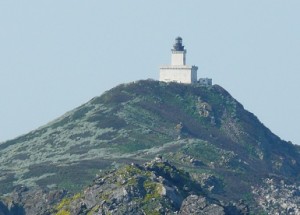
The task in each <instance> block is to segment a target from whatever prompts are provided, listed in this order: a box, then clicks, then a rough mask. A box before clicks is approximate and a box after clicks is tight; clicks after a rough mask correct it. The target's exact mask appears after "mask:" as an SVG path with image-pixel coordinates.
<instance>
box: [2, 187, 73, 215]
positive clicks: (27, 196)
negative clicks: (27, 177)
mask: <svg viewBox="0 0 300 215" xmlns="http://www.w3.org/2000/svg"><path fill="white" fill-rule="evenodd" d="M66 194H67V192H66V191H65V190H59V191H50V190H48V189H33V190H31V189H28V188H27V187H24V186H18V187H17V188H16V189H15V190H14V192H13V193H12V195H11V196H7V197H5V198H2V200H1V199H0V215H46V214H50V208H51V207H52V206H53V205H54V204H56V203H58V202H59V201H61V200H62V199H63V198H64V197H65V196H66Z"/></svg>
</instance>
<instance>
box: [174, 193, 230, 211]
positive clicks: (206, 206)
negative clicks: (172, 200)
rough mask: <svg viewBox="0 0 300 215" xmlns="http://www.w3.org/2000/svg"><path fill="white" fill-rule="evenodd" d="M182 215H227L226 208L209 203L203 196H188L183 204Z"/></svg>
mask: <svg viewBox="0 0 300 215" xmlns="http://www.w3.org/2000/svg"><path fill="white" fill-rule="evenodd" d="M179 214H180V215H206V214H214V215H225V214H226V213H225V210H224V207H222V206H221V205H220V204H216V203H214V202H211V201H209V200H208V199H207V198H205V197H203V196H196V195H191V196H188V197H187V198H186V199H185V200H184V201H183V203H182V206H181V208H180V211H179Z"/></svg>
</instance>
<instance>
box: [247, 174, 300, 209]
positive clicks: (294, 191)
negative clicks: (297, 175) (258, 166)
mask: <svg viewBox="0 0 300 215" xmlns="http://www.w3.org/2000/svg"><path fill="white" fill-rule="evenodd" d="M252 193H253V195H254V197H255V199H256V201H257V202H258V204H259V205H260V206H261V207H262V208H263V209H264V210H265V211H268V214H289V215H298V214H300V186H299V185H296V184H288V183H286V182H285V181H284V180H278V179H275V178H267V179H265V180H264V181H263V183H262V185H260V186H257V187H253V190H252Z"/></svg>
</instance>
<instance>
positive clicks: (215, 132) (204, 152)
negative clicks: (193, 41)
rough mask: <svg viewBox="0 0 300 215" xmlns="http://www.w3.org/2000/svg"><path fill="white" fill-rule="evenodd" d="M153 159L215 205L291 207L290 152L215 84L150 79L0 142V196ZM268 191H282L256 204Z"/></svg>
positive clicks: (298, 159) (80, 184) (75, 182)
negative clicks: (180, 174) (185, 178)
mask: <svg viewBox="0 0 300 215" xmlns="http://www.w3.org/2000/svg"><path fill="white" fill-rule="evenodd" d="M158 155H162V157H163V158H164V159H167V160H168V162H170V163H171V164H172V165H175V166H176V168H178V169H184V170H185V171H186V172H188V174H189V175H190V177H191V179H192V181H196V182H197V183H199V184H200V187H201V190H206V191H205V192H206V193H208V194H209V198H213V199H218V201H219V202H222V201H224V202H230V201H234V202H238V201H240V200H241V199H242V200H244V201H246V203H247V204H248V205H249V207H250V210H252V211H260V210H266V211H268V210H271V209H272V208H273V209H274V208H275V209H276V208H277V209H276V210H279V211H280V210H285V209H286V208H285V209H283V208H284V207H285V206H284V205H283V204H284V202H285V201H284V200H285V198H290V202H291V204H292V203H293V202H295V205H296V206H295V205H294V206H293V205H290V207H291V208H292V209H291V210H294V211H295V210H296V209H297V202H298V201H299V200H298V199H297V198H296V197H297V196H299V194H297V192H296V191H297V189H298V188H297V186H298V184H299V173H300V155H299V148H298V147H296V146H295V145H293V144H291V143H288V142H286V141H283V140H281V139H280V138H279V137H278V136H276V135H275V134H273V133H272V132H271V131H270V130H269V129H268V128H266V127H265V126H264V125H263V124H262V123H261V122H260V121H259V120H258V119H257V117H256V116H255V115H254V114H252V113H251V112H249V111H247V110H245V109H244V107H243V106H242V104H240V103H239V102H238V101H236V100H235V99H234V98H233V97H232V96H231V95H230V94H229V93H228V92H227V91H226V90H225V89H223V88H222V87H221V86H218V85H213V86H210V87H203V86H200V85H196V84H195V85H184V84H177V83H168V84H167V83H163V82H158V81H152V80H146V81H137V82H132V83H128V84H121V85H119V86H117V87H115V88H113V89H111V90H109V91H107V92H105V93H103V94H102V95H101V96H99V97H95V98H93V99H92V100H91V101H89V102H87V103H86V104H83V105H82V106H80V107H78V108H76V109H74V110H72V111H70V112H68V113H66V114H65V115H63V116H62V117H60V118H58V119H56V120H54V121H53V122H50V123H49V124H47V125H45V126H43V127H40V128H39V129H37V130H35V131H32V132H30V133H28V134H26V135H23V136H20V137H18V138H16V139H14V140H10V141H7V142H4V143H1V144H0V162H1V165H0V170H1V175H0V192H1V193H2V194H5V193H11V192H12V191H13V190H15V189H16V187H18V186H20V185H25V186H26V187H29V188H47V189H49V190H61V189H67V190H68V191H69V192H70V193H76V192H80V191H81V190H82V189H83V188H84V187H86V186H87V185H88V184H91V181H92V180H93V178H95V175H101V174H102V173H103V171H107V170H112V169H113V170H114V171H118V169H122V168H124V167H123V166H124V164H130V163H135V164H137V165H138V164H140V165H141V164H143V163H145V162H148V161H150V160H152V159H154V158H155V157H157V156H158ZM111 174H113V173H111ZM270 185H272V186H273V187H274V186H277V187H278V189H281V190H284V189H286V195H284V192H283V193H282V194H283V196H281V197H280V198H281V200H282V204H281V203H278V204H279V206H278V204H277V205H276V207H275V206H274V205H272V203H270V201H269V200H268V199H266V198H267V197H266V193H268V194H270V195H271V194H272V193H273V194H274V192H275V191H274V190H272V189H271V188H270ZM174 186H176V185H174ZM289 191H291V192H294V193H293V194H291V195H288V193H289ZM208 194H207V195H208ZM274 195H275V194H274ZM184 197H187V195H186V196H184ZM182 198H183V197H182ZM270 198H271V197H270ZM278 199H279V197H278ZM102 200H103V199H102ZM278 201H279V200H278ZM181 203H182V202H181ZM219 205H221V203H220V204H219ZM222 207H225V206H224V205H223V206H222ZM270 208H271V209H270ZM177 209H178V210H179V209H180V207H177ZM275 209H274V210H275Z"/></svg>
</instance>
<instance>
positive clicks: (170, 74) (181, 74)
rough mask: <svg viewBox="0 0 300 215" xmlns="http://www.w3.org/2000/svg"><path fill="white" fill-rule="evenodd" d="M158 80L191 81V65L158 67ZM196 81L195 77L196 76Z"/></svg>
mask: <svg viewBox="0 0 300 215" xmlns="http://www.w3.org/2000/svg"><path fill="white" fill-rule="evenodd" d="M159 80H160V81H164V82H172V81H174V82H178V83H186V84H190V83H192V71H191V67H178V68H176V67H173V68H172V67H169V68H167V67H165V68H161V69H160V75H159ZM196 81H197V78H196Z"/></svg>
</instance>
